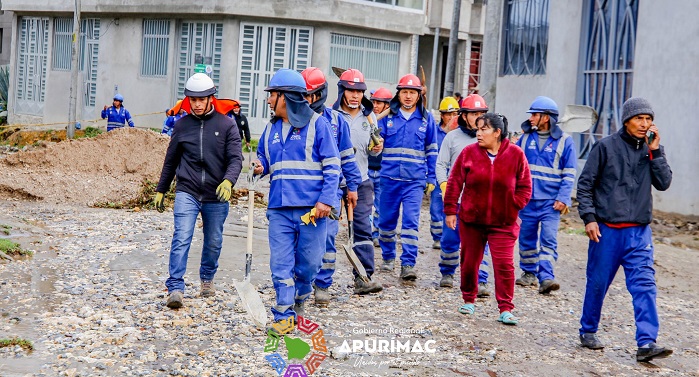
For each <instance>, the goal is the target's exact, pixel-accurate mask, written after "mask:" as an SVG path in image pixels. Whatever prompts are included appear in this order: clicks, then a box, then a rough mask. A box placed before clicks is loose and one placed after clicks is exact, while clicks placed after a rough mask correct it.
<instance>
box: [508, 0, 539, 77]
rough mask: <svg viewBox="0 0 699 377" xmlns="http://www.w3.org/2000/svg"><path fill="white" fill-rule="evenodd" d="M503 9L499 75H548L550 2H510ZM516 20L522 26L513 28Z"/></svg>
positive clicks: (512, 0)
mask: <svg viewBox="0 0 699 377" xmlns="http://www.w3.org/2000/svg"><path fill="white" fill-rule="evenodd" d="M504 5H505V6H504V9H503V37H502V45H501V48H502V54H501V56H502V66H501V69H500V75H501V76H521V75H528V76H540V75H545V74H546V63H547V62H546V61H547V59H548V43H549V15H550V1H549V0H507V1H506V2H505V4H504ZM515 18H516V19H518V20H520V21H522V24H521V25H522V26H519V25H516V24H513V21H514V20H515Z"/></svg>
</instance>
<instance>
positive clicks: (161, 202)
mask: <svg viewBox="0 0 699 377" xmlns="http://www.w3.org/2000/svg"><path fill="white" fill-rule="evenodd" d="M153 204H155V209H156V210H158V212H160V213H163V212H165V194H163V193H162V192H156V193H155V199H153Z"/></svg>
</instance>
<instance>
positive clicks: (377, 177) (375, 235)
mask: <svg viewBox="0 0 699 377" xmlns="http://www.w3.org/2000/svg"><path fill="white" fill-rule="evenodd" d="M391 98H393V93H391V91H390V90H388V89H386V88H378V89H376V90H375V91H374V93H372V94H371V98H370V99H371V104H372V105H374V114H376V117H377V119H378V118H379V116H381V114H382V113H383V112H384V111H390V107H389V104H390V103H391ZM383 115H384V116H385V115H386V114H383ZM369 178H370V179H371V183H373V184H374V213H373V214H372V216H371V240H372V242H373V243H374V247H379V198H380V197H381V184H380V183H381V155H378V156H372V155H369Z"/></svg>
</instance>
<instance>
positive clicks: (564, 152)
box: [517, 115, 578, 206]
mask: <svg viewBox="0 0 699 377" xmlns="http://www.w3.org/2000/svg"><path fill="white" fill-rule="evenodd" d="M549 116H550V117H551V124H552V126H551V134H550V135H549V138H548V139H547V140H546V143H545V145H543V148H542V146H540V145H539V142H540V140H539V135H538V132H537V131H535V130H533V129H532V125H531V123H529V121H528V120H527V121H524V122H523V123H522V131H524V135H522V137H520V138H519V140H517V145H518V146H519V147H520V148H522V150H523V151H524V154H525V155H526V156H527V161H528V162H529V169H530V170H531V175H532V200H551V199H553V200H557V201H559V202H562V203H565V205H567V206H571V199H570V197H571V194H572V192H573V186H574V185H575V175H576V171H577V169H576V168H577V164H578V157H577V154H576V153H575V143H573V138H571V137H570V135H568V134H567V133H565V132H563V130H562V129H561V127H559V126H558V125H557V124H555V123H554V121H555V118H554V116H553V115H549Z"/></svg>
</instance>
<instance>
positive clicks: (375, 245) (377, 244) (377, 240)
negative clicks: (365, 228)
mask: <svg viewBox="0 0 699 377" xmlns="http://www.w3.org/2000/svg"><path fill="white" fill-rule="evenodd" d="M372 241H373V242H374V247H381V245H379V239H378V238H374V239H373V240H372Z"/></svg>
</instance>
